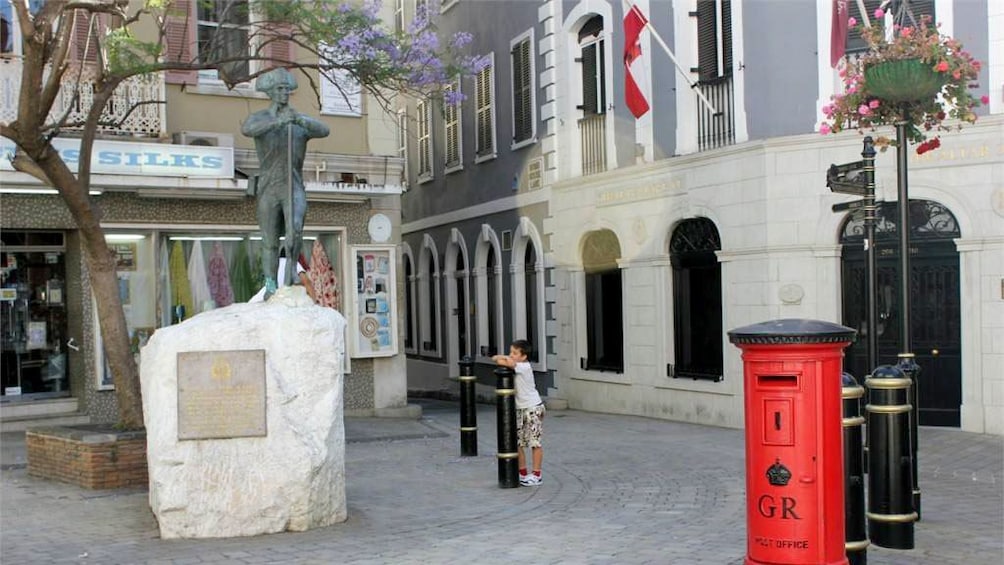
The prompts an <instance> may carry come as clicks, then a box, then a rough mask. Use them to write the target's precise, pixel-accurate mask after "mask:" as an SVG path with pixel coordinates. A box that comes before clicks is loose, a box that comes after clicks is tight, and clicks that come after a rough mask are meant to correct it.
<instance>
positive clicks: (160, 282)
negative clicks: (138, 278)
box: [157, 239, 171, 324]
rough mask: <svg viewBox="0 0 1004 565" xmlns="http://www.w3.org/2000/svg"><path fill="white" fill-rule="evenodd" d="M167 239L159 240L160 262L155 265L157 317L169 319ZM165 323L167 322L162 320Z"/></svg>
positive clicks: (169, 276) (169, 279) (169, 297)
mask: <svg viewBox="0 0 1004 565" xmlns="http://www.w3.org/2000/svg"><path fill="white" fill-rule="evenodd" d="M169 257H170V255H169V254H168V252H167V240H166V239H165V240H163V241H161V242H160V264H159V265H158V266H157V319H158V320H169V319H170V317H171V316H170V314H168V312H170V311H171V304H170V301H171V291H170V288H171V274H170V273H171V262H170V260H169ZM164 323H165V324H167V323H169V322H164Z"/></svg>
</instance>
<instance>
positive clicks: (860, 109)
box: [858, 104, 872, 116]
mask: <svg viewBox="0 0 1004 565" xmlns="http://www.w3.org/2000/svg"><path fill="white" fill-rule="evenodd" d="M871 113H872V109H871V108H869V107H868V105H867V104H862V105H860V106H858V114H861V115H862V116H867V115H868V114H871Z"/></svg>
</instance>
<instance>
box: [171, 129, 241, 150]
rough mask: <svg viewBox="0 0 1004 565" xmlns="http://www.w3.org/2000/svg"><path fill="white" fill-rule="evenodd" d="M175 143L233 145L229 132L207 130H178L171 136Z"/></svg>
mask: <svg viewBox="0 0 1004 565" xmlns="http://www.w3.org/2000/svg"><path fill="white" fill-rule="evenodd" d="M172 137H173V138H174V143H175V144H176V145H201V146H203V147H233V146H234V136H233V134H231V133H216V132H209V131H179V132H175V133H174V135H173V136H172Z"/></svg>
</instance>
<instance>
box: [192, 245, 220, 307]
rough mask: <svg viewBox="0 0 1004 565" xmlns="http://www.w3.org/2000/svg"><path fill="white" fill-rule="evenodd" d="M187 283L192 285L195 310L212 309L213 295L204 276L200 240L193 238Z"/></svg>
mask: <svg viewBox="0 0 1004 565" xmlns="http://www.w3.org/2000/svg"><path fill="white" fill-rule="evenodd" d="M188 284H190V285H192V303H193V304H194V305H195V308H196V310H194V311H193V315H194V313H195V312H205V311H207V310H212V309H213V308H215V307H216V306H215V305H214V304H213V295H212V293H211V292H209V279H208V278H207V277H206V258H205V255H203V253H202V242H201V241H199V240H195V242H194V244H193V245H192V255H191V256H190V257H189V258H188Z"/></svg>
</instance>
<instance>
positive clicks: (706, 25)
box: [697, 0, 732, 81]
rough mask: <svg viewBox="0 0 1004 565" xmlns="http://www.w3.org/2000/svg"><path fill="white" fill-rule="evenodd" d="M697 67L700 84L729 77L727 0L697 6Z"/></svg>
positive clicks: (705, 1)
mask: <svg viewBox="0 0 1004 565" xmlns="http://www.w3.org/2000/svg"><path fill="white" fill-rule="evenodd" d="M697 64H698V79H699V80H701V81H712V80H715V79H718V78H721V77H725V76H731V75H732V3H731V1H730V0H700V1H699V2H698V3H697Z"/></svg>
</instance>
